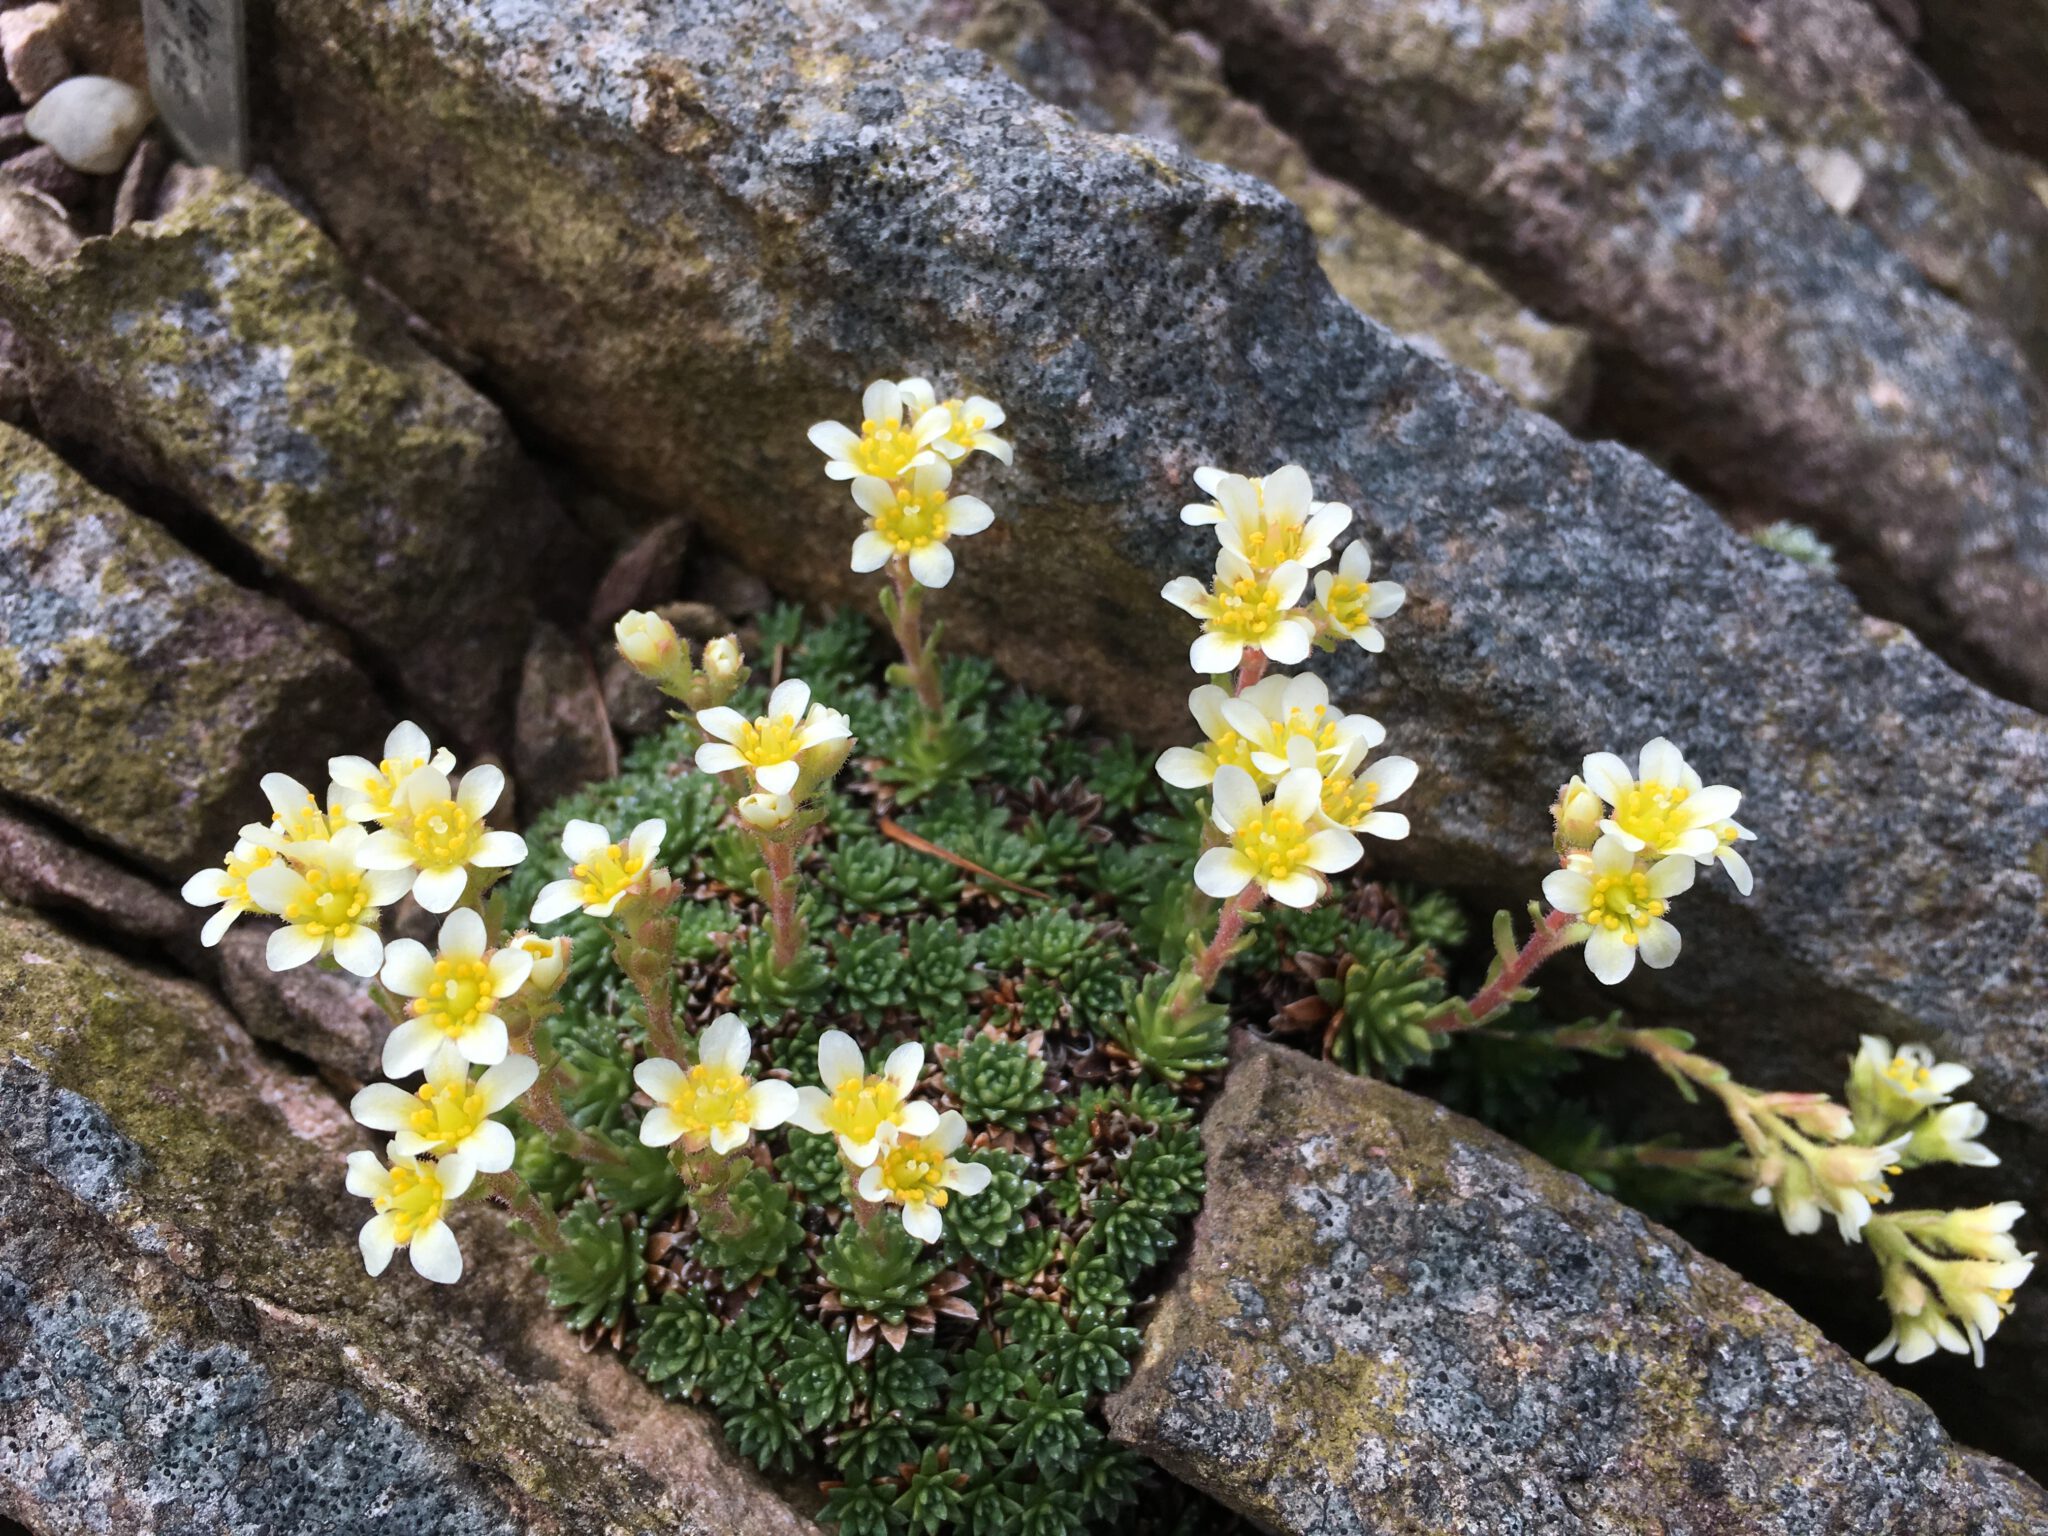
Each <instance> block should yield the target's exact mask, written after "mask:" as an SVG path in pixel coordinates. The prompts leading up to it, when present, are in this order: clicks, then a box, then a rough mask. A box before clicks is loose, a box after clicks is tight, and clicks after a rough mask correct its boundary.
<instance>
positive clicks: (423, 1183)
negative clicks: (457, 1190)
mask: <svg viewBox="0 0 2048 1536" xmlns="http://www.w3.org/2000/svg"><path fill="white" fill-rule="evenodd" d="M371 1203H372V1204H373V1205H375V1206H376V1208H377V1212H378V1214H379V1215H388V1216H389V1217H390V1218H391V1236H392V1238H393V1240H394V1241H396V1242H397V1243H398V1244H399V1245H400V1246H401V1247H403V1246H404V1245H405V1244H407V1243H410V1242H411V1241H412V1240H413V1239H414V1238H415V1237H417V1236H418V1235H419V1234H420V1233H421V1232H423V1231H425V1230H426V1229H427V1228H428V1227H431V1226H432V1225H433V1224H434V1223H435V1222H437V1221H439V1220H440V1219H441V1212H442V1210H443V1209H444V1208H445V1207H446V1206H447V1204H448V1197H447V1193H446V1191H444V1190H443V1189H442V1187H441V1180H440V1177H439V1176H438V1175H437V1174H436V1173H435V1171H434V1165H433V1164H432V1163H411V1162H401V1163H396V1164H394V1165H393V1167H392V1169H391V1192H390V1193H389V1194H380V1195H376V1196H374V1197H372V1200H371Z"/></svg>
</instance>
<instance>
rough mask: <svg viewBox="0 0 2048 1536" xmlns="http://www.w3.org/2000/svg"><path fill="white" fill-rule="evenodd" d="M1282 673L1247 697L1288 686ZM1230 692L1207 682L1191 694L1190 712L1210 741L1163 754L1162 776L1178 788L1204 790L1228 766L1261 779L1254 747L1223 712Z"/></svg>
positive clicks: (1160, 761)
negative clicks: (1274, 686)
mask: <svg viewBox="0 0 2048 1536" xmlns="http://www.w3.org/2000/svg"><path fill="white" fill-rule="evenodd" d="M1285 682H1286V679H1285V678H1284V677H1282V676H1280V675H1278V674H1275V675H1274V676H1272V677H1269V678H1264V679H1261V680H1260V682H1259V683H1257V684H1256V685H1255V686H1254V687H1251V688H1247V689H1246V690H1245V696H1247V697H1249V696H1250V695H1251V694H1254V693H1256V692H1257V691H1258V690H1259V689H1260V688H1263V687H1265V686H1266V684H1267V683H1285ZM1229 698H1230V693H1229V691H1228V690H1227V689H1223V688H1218V687H1217V686H1216V685H1215V684H1214V683H1204V684H1202V686H1201V687H1199V688H1197V689H1196V690H1195V691H1194V692H1193V693H1191V694H1189V695H1188V713H1190V714H1191V715H1193V716H1194V717H1195V724H1197V725H1199V726H1200V727H1201V728H1202V734H1203V735H1204V736H1206V737H1207V738H1208V741H1207V743H1206V744H1204V745H1202V746H1199V747H1168V748H1167V749H1166V750H1165V751H1164V752H1162V753H1160V754H1159V765H1158V767H1159V777H1160V778H1162V779H1164V780H1165V781H1166V782H1167V783H1169V784H1171V785H1173V786H1174V788H1176V789H1200V788H1201V787H1202V786H1203V785H1205V784H1207V783H1209V782H1210V781H1211V780H1212V779H1214V778H1215V777H1216V770H1217V769H1218V768H1221V767H1223V766H1224V765H1225V764H1228V765H1230V766H1231V767H1233V768H1242V769H1244V770H1245V771H1246V772H1248V773H1251V774H1252V775H1253V777H1255V778H1257V777H1258V776H1259V775H1258V770H1257V769H1255V768H1253V767H1252V744H1251V743H1250V742H1249V741H1247V740H1245V738H1244V737H1242V736H1240V735H1238V733H1237V732H1236V731H1234V730H1232V729H1231V726H1230V721H1229V719H1228V718H1226V717H1225V715H1224V713H1223V706H1224V704H1225V703H1226V702H1228V700H1229Z"/></svg>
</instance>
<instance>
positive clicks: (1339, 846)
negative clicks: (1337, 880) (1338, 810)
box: [1308, 828, 1365, 875]
mask: <svg viewBox="0 0 2048 1536" xmlns="http://www.w3.org/2000/svg"><path fill="white" fill-rule="evenodd" d="M1364 857H1365V847H1364V845H1363V844H1361V843H1360V842H1359V841H1358V839H1357V838H1355V837H1353V836H1352V835H1351V834H1350V833H1349V832H1346V831H1342V830H1339V829H1336V828H1325V829H1324V830H1322V831H1321V832H1318V833H1316V834H1315V835H1314V836H1313V837H1311V838H1310V839H1309V840H1308V863H1309V867H1310V868H1311V869H1317V870H1321V871H1322V872H1323V873H1324V874H1326V875H1334V874H1337V873H1338V872H1339V871H1341V870H1346V869H1349V868H1350V867H1351V866H1352V865H1354V864H1356V863H1357V862H1358V861H1359V860H1360V859H1362V858H1364Z"/></svg>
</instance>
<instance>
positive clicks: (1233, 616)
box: [1209, 575, 1285, 645]
mask: <svg viewBox="0 0 2048 1536" xmlns="http://www.w3.org/2000/svg"><path fill="white" fill-rule="evenodd" d="M1284 608H1285V605H1284V604H1283V603H1281V601H1280V598H1279V594H1278V593H1276V592H1275V591H1274V590H1273V586H1272V583H1271V582H1269V581H1267V580H1266V579H1265V578H1264V577H1263V576H1258V575H1251V576H1240V577H1238V578H1237V579H1236V580H1234V581H1232V580H1226V579H1225V578H1223V577H1220V576H1219V577H1218V578H1217V580H1216V588H1215V595H1214V598H1213V607H1212V609H1211V616H1210V619H1209V627H1210V628H1211V629H1212V630H1214V631H1215V632H1216V633H1217V634H1220V635H1227V636H1229V637H1230V638H1231V639H1232V640H1238V641H1242V642H1243V643H1244V644H1246V645H1252V644H1255V643H1256V642H1257V641H1259V640H1262V639H1264V638H1265V637H1266V636H1267V635H1268V634H1270V633H1271V632H1272V628H1273V623H1274V621H1275V620H1276V619H1278V618H1279V617H1280V614H1281V613H1282V611H1283V610H1284Z"/></svg>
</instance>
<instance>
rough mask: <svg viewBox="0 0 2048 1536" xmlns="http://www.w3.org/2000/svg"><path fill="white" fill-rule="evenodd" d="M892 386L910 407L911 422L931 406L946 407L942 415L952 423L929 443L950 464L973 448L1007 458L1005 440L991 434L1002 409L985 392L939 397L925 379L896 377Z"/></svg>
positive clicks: (998, 424) (1007, 443)
mask: <svg viewBox="0 0 2048 1536" xmlns="http://www.w3.org/2000/svg"><path fill="white" fill-rule="evenodd" d="M896 387H897V388H898V389H900V390H902V391H903V399H904V401H905V402H906V403H907V404H908V406H909V408H910V415H911V419H912V420H913V421H915V420H917V419H919V418H921V417H922V416H923V415H924V413H925V412H926V411H928V410H930V409H931V408H932V407H933V406H935V405H943V406H944V407H945V408H946V414H947V415H949V416H951V417H952V418H953V421H952V425H951V426H949V427H947V428H946V435H945V436H944V437H940V438H935V439H933V441H932V446H933V447H934V448H936V449H937V450H938V451H939V452H940V453H942V454H944V455H945V456H946V457H947V458H949V459H951V460H953V462H954V463H956V464H957V463H958V462H959V461H960V460H962V459H964V458H966V457H967V455H968V454H970V453H972V452H973V451H974V450H976V449H980V450H981V451H982V452H983V453H985V454H987V455H988V456H989V457H990V458H993V459H1000V460H1001V461H1002V462H1003V463H1005V464H1008V463H1009V462H1010V461H1011V457H1012V454H1011V448H1010V444H1009V441H1008V440H1007V439H1006V438H1000V437H997V436H996V433H995V429H996V428H997V427H1000V426H1001V425H1002V424H1003V421H1004V419H1005V418H1004V416H1003V408H1002V407H1001V406H1000V405H997V404H996V403H995V401H993V400H991V399H989V398H988V397H987V396H986V395H969V396H968V397H967V398H966V399H965V400H960V399H953V400H941V399H939V398H938V394H937V392H936V391H935V390H934V389H933V388H932V386H931V381H930V380H929V379H899V380H897V381H896Z"/></svg>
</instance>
